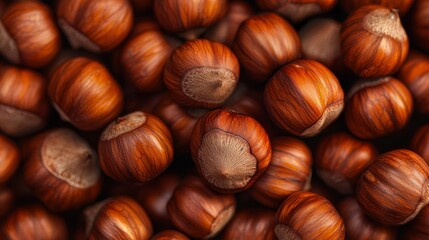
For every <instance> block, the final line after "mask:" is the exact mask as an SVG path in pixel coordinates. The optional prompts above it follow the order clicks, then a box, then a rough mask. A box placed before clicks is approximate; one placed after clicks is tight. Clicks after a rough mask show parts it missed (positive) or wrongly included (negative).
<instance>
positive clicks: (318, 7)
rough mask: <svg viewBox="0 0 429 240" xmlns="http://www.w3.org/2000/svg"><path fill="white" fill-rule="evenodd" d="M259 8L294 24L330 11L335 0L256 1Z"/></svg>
mask: <svg viewBox="0 0 429 240" xmlns="http://www.w3.org/2000/svg"><path fill="white" fill-rule="evenodd" d="M256 3H257V4H258V6H259V8H261V9H262V10H267V11H275V12H277V13H278V14H280V15H282V16H284V17H285V18H287V19H289V20H291V21H292V22H294V23H298V22H301V21H302V20H304V19H306V18H308V17H311V16H314V15H318V14H321V13H325V12H328V11H330V10H331V9H332V8H333V7H334V6H335V4H336V3H337V0H256Z"/></svg>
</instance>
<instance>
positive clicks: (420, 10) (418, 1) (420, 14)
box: [410, 0, 429, 52]
mask: <svg viewBox="0 0 429 240" xmlns="http://www.w3.org/2000/svg"><path fill="white" fill-rule="evenodd" d="M410 16H411V33H412V36H413V38H414V41H415V42H416V44H417V45H418V46H419V47H420V48H422V49H423V50H425V51H426V52H429V45H428V44H427V40H428V39H429V30H428V26H429V20H428V19H429V18H428V16H429V2H428V1H425V0H415V4H414V7H413V10H412V12H411V14H410Z"/></svg>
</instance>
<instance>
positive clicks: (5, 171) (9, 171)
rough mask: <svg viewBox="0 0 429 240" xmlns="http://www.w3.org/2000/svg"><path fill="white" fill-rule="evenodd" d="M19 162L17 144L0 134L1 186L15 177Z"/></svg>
mask: <svg viewBox="0 0 429 240" xmlns="http://www.w3.org/2000/svg"><path fill="white" fill-rule="evenodd" d="M19 161H20V153H19V151H18V147H17V146H16V144H15V143H14V142H13V141H12V140H10V139H9V138H7V137H5V136H3V135H2V134H0V185H2V184H4V183H6V182H7V181H8V180H9V179H10V178H11V177H12V176H13V174H14V173H15V171H16V169H17V168H18V165H19ZM0 212H1V211H0Z"/></svg>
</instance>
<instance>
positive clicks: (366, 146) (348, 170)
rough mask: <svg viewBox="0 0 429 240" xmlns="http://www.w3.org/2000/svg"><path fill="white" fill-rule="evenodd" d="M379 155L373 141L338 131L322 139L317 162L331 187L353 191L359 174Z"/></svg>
mask: <svg viewBox="0 0 429 240" xmlns="http://www.w3.org/2000/svg"><path fill="white" fill-rule="evenodd" d="M376 155H377V150H376V149H375V148H374V146H373V145H372V144H371V143H369V142H363V141H360V140H357V139H355V138H353V137H352V136H350V135H348V134H347V133H335V134H332V135H329V136H327V137H325V138H323V139H322V140H321V141H320V142H319V144H318V145H317V148H316V154H315V159H314V161H315V163H316V169H317V173H318V175H319V176H320V178H321V179H322V180H324V182H325V183H326V184H327V185H328V186H330V187H332V188H334V189H336V190H337V191H338V192H340V193H342V194H352V193H353V192H354V188H355V184H356V182H357V180H358V179H359V177H360V175H361V174H362V172H363V171H365V168H366V167H367V166H368V165H369V164H370V163H371V162H372V161H373V160H374V158H375V156H376Z"/></svg>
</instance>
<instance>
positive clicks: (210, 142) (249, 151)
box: [191, 109, 271, 192]
mask: <svg viewBox="0 0 429 240" xmlns="http://www.w3.org/2000/svg"><path fill="white" fill-rule="evenodd" d="M191 153H192V158H193V160H194V162H195V164H196V165H197V168H198V171H199V172H200V173H201V175H202V177H203V178H204V179H205V180H206V181H207V182H208V183H209V184H210V186H211V187H213V188H214V189H216V190H217V191H221V192H239V191H243V190H246V189H248V188H249V187H250V186H252V184H253V183H254V182H255V181H256V180H257V179H258V178H259V176H260V175H261V174H262V173H263V172H264V171H265V170H266V169H267V168H268V165H269V164H270V161H271V144H270V139H269V137H268V135H267V133H266V132H265V130H264V128H263V127H262V126H261V125H260V124H259V123H258V122H257V121H256V120H255V119H253V118H252V117H249V116H246V115H241V114H238V113H234V112H231V111H228V110H223V109H219V110H214V111H211V112H208V113H207V114H205V115H204V116H203V117H201V118H200V119H199V120H198V121H197V124H196V125H195V128H194V132H193V134H192V138H191Z"/></svg>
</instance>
